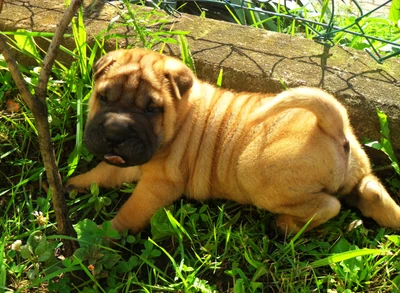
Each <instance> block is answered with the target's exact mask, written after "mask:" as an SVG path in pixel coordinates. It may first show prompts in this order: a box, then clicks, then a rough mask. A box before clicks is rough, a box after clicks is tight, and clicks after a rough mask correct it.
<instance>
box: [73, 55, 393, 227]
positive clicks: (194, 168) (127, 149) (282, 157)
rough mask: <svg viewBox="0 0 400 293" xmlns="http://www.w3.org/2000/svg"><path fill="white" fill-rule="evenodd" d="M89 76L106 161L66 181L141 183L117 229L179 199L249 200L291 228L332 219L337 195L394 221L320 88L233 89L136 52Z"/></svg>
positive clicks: (93, 119)
mask: <svg viewBox="0 0 400 293" xmlns="http://www.w3.org/2000/svg"><path fill="white" fill-rule="evenodd" d="M94 79H95V88H94V90H93V95H92V97H91V99H90V102H89V117H88V124H87V126H86V131H85V142H86V145H87V147H88V149H89V151H91V152H92V153H94V154H95V155H98V156H100V157H102V158H103V160H104V162H102V163H100V164H99V165H98V166H97V167H96V168H94V169H93V170H91V171H90V172H88V173H86V174H83V175H79V176H77V177H74V178H72V179H70V180H69V181H68V182H67V187H68V188H69V189H72V188H76V189H78V190H82V189H85V188H88V187H89V186H90V185H91V183H92V182H97V184H98V185H99V186H102V187H117V186H120V185H121V184H122V183H124V182H133V181H139V183H138V185H137V187H136V188H135V191H134V192H133V194H132V196H131V197H130V198H129V199H128V201H127V202H126V203H125V204H124V205H123V206H122V208H121V209H120V210H119V212H118V214H117V215H116V217H115V218H114V219H113V220H112V226H113V227H114V228H115V229H116V230H118V231H122V230H125V229H130V230H132V231H133V232H138V231H139V230H141V229H142V228H143V227H145V225H146V224H147V223H148V222H149V220H150V218H151V216H152V215H153V214H154V212H155V211H156V210H157V209H159V208H160V207H163V206H166V205H169V204H171V203H172V202H173V201H175V200H176V199H178V198H180V197H181V196H182V195H183V194H185V195H186V196H187V197H190V198H194V199H197V200H206V199H209V198H223V199H230V200H234V201H237V202H239V203H242V204H252V205H255V206H257V207H259V208H262V209H266V210H269V211H271V212H273V213H277V214H279V216H278V218H277V225H278V226H279V227H280V228H281V229H284V230H286V229H292V228H294V231H298V230H299V229H300V228H302V227H303V225H304V224H305V223H306V222H307V221H308V220H310V219H311V218H312V222H311V224H310V225H309V226H308V229H311V228H313V227H316V226H318V225H320V224H322V223H324V222H326V221H327V220H329V219H330V218H332V217H334V216H336V215H337V214H338V212H339V209H340V202H339V200H338V197H340V198H341V199H344V200H345V201H347V202H348V203H350V204H352V205H353V206H356V207H358V208H359V209H360V210H361V211H362V213H363V214H364V215H365V216H368V217H372V218H373V219H375V220H376V221H377V222H378V223H379V224H380V225H382V226H387V227H391V228H396V229H398V228H400V208H399V207H398V206H397V205H396V203H395V202H394V201H393V200H392V199H391V197H390V196H389V194H388V193H387V192H386V190H385V188H384V187H383V185H382V184H381V183H380V182H379V181H378V179H377V178H376V177H375V176H374V175H372V174H371V167H370V163H369V160H368V158H367V156H366V154H365V153H364V151H363V150H362V148H361V146H360V144H359V143H358V141H357V139H356V137H355V136H354V134H353V132H352V130H351V127H350V125H349V121H348V117H347V113H346V110H345V108H344V107H343V106H342V105H341V104H340V103H339V102H338V101H337V100H335V99H334V98H333V97H332V96H331V95H329V94H327V93H325V92H324V91H322V90H320V89H316V88H295V89H292V90H289V91H285V92H283V93H281V94H278V95H271V94H261V93H234V92H230V91H227V90H223V89H219V88H216V87H214V86H212V85H210V84H208V83H205V82H202V81H200V80H198V79H197V78H196V77H195V76H194V75H193V73H192V72H191V70H190V69H189V68H188V67H187V66H185V65H184V64H183V63H182V62H180V61H179V60H177V59H174V58H172V57H167V56H163V55H161V54H158V53H155V52H151V51H147V50H143V49H133V50H119V51H114V52H111V53H108V54H107V55H106V56H104V57H103V58H101V59H100V60H99V61H98V62H97V64H96V66H95V74H94Z"/></svg>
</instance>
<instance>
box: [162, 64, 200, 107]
mask: <svg viewBox="0 0 400 293" xmlns="http://www.w3.org/2000/svg"><path fill="white" fill-rule="evenodd" d="M164 76H165V77H166V78H167V79H168V80H169V82H170V84H171V90H172V91H173V93H174V95H175V96H176V97H177V99H179V100H180V99H181V98H182V97H183V96H184V95H185V93H186V92H187V91H188V90H189V89H190V88H191V87H192V85H193V82H194V79H195V77H194V74H193V72H192V70H190V68H189V67H187V66H186V65H185V64H184V63H183V62H181V61H179V60H177V59H175V58H167V59H166V60H165V63H164Z"/></svg>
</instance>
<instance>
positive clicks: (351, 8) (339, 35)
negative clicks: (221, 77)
mask: <svg viewBox="0 0 400 293" xmlns="http://www.w3.org/2000/svg"><path fill="white" fill-rule="evenodd" d="M136 2H137V1H136ZM359 2H360V1H356V0H318V1H305V0H296V1H290V0H196V1H194V0H186V1H179V0H161V1H157V0H146V5H151V6H156V7H159V8H161V9H164V10H165V11H167V12H168V13H169V14H171V15H174V16H176V17H179V16H180V15H181V11H183V12H188V13H191V14H197V15H200V16H204V17H210V18H215V19H219V20H227V21H232V22H236V23H240V24H246V25H251V26H254V27H258V28H264V29H268V30H272V31H278V32H286V33H293V34H294V33H300V34H302V35H305V36H306V37H308V38H312V39H313V40H315V41H316V42H318V43H320V44H322V45H324V46H333V45H335V44H345V45H350V47H353V48H356V49H364V50H365V51H367V52H368V54H369V55H370V56H371V57H372V58H373V59H375V60H376V61H377V62H379V63H382V62H383V61H384V60H386V59H388V58H391V57H394V56H397V55H400V29H399V25H398V24H396V22H400V21H399V18H400V0H394V1H393V2H392V1H391V0H387V1H384V0H382V1H380V2H381V3H380V4H379V5H375V6H374V8H373V9H369V10H368V11H367V10H366V9H364V8H363V7H362V5H360V3H359ZM382 11H384V13H382ZM377 12H381V13H380V16H376V14H377ZM382 14H387V15H385V16H384V17H382Z"/></svg>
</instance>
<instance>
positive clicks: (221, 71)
mask: <svg viewBox="0 0 400 293" xmlns="http://www.w3.org/2000/svg"><path fill="white" fill-rule="evenodd" d="M223 75H224V69H223V68H221V69H220V70H219V74H218V79H217V86H218V87H221V86H222V77H223Z"/></svg>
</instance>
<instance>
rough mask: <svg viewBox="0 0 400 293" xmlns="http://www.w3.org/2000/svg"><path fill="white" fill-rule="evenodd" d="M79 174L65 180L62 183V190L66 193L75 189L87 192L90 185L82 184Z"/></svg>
mask: <svg viewBox="0 0 400 293" xmlns="http://www.w3.org/2000/svg"><path fill="white" fill-rule="evenodd" d="M80 177H81V175H79V176H75V177H72V178H70V179H68V180H67V182H65V184H64V190H65V192H67V193H71V192H73V191H74V190H76V191H77V192H78V193H87V192H89V189H90V186H87V185H86V184H82V180H81V178H80Z"/></svg>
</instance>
